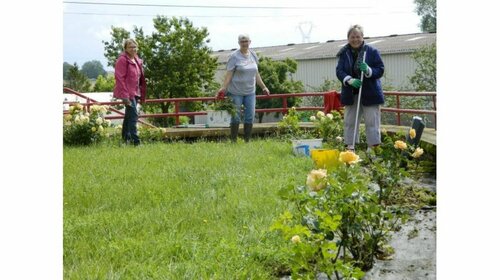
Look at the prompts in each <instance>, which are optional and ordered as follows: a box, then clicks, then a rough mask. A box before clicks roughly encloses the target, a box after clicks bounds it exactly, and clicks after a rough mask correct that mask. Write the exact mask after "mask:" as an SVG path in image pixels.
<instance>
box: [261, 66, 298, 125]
mask: <svg viewBox="0 0 500 280" xmlns="http://www.w3.org/2000/svg"><path fill="white" fill-rule="evenodd" d="M296 71H297V61H295V60H294V59H290V58H287V59H285V60H283V61H273V60H271V58H269V57H260V58H259V73H260V75H261V77H262V80H263V81H264V83H265V84H266V86H267V88H268V89H269V91H270V92H271V94H273V93H292V92H303V91H304V85H303V84H302V82H301V81H294V80H293V79H292V78H291V74H293V73H295V72H296ZM256 92H257V94H261V93H262V89H261V88H260V87H257V91H256ZM296 104H297V98H296V97H289V98H287V105H288V106H289V107H292V106H295V105H296ZM255 107H256V108H257V109H261V108H277V107H282V99H281V98H272V99H259V100H257V104H256V106H255ZM258 117H259V123H261V122H262V118H263V117H264V113H258Z"/></svg>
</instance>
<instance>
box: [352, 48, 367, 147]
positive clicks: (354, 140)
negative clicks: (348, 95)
mask: <svg viewBox="0 0 500 280" xmlns="http://www.w3.org/2000/svg"><path fill="white" fill-rule="evenodd" d="M365 60H366V50H365V52H363V63H365ZM364 76H365V75H364V72H363V71H361V86H359V98H358V107H357V108H356V119H355V120H356V121H355V122H354V137H353V138H352V139H353V140H352V141H353V143H352V147H353V150H354V151H356V132H357V128H358V115H359V105H360V103H361V93H362V89H363V77H364Z"/></svg>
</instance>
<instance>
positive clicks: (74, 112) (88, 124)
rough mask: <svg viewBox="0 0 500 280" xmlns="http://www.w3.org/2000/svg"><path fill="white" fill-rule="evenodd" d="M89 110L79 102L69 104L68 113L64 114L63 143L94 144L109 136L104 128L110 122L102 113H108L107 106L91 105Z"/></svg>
mask: <svg viewBox="0 0 500 280" xmlns="http://www.w3.org/2000/svg"><path fill="white" fill-rule="evenodd" d="M89 111H90V112H88V111H86V108H83V106H82V105H80V104H79V103H77V104H76V105H73V106H70V108H69V114H68V115H66V116H64V123H63V142H64V144H67V145H89V144H96V143H99V142H101V141H102V140H103V139H104V138H106V137H108V136H109V134H108V133H107V132H106V128H107V127H109V126H110V124H111V122H110V121H109V120H105V119H104V115H105V114H108V113H109V111H108V106H99V105H92V106H91V107H90V110H89Z"/></svg>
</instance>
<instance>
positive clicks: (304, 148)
mask: <svg viewBox="0 0 500 280" xmlns="http://www.w3.org/2000/svg"><path fill="white" fill-rule="evenodd" d="M322 147H323V139H301V140H292V149H293V153H294V154H295V155H296V156H308V157H310V156H311V150H313V149H321V148H322Z"/></svg>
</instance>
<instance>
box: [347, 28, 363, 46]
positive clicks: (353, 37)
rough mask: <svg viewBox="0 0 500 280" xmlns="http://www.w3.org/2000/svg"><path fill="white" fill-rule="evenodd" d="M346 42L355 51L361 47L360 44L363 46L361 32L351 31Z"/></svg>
mask: <svg viewBox="0 0 500 280" xmlns="http://www.w3.org/2000/svg"><path fill="white" fill-rule="evenodd" d="M348 41H349V45H350V46H351V47H352V48H354V49H357V48H359V47H361V44H363V35H362V34H361V32H359V31H358V30H356V29H354V30H353V31H351V34H349V38H348Z"/></svg>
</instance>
